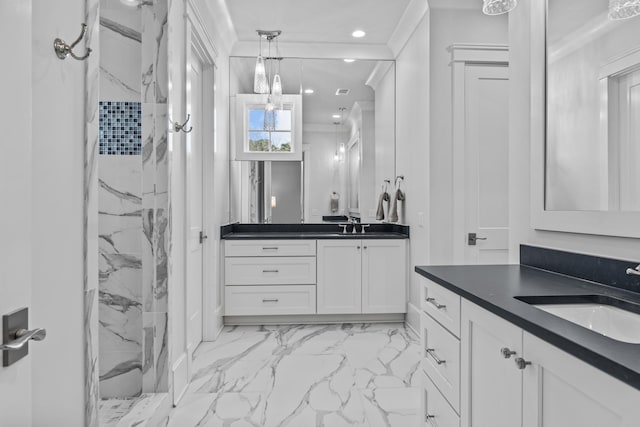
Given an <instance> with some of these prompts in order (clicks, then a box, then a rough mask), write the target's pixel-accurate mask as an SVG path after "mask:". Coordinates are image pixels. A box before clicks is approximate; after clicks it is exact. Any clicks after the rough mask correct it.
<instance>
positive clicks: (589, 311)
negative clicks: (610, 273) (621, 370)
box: [516, 295, 640, 344]
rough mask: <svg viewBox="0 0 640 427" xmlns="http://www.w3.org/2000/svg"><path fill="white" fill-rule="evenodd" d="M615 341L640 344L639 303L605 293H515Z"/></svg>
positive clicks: (548, 311)
mask: <svg viewBox="0 0 640 427" xmlns="http://www.w3.org/2000/svg"><path fill="white" fill-rule="evenodd" d="M516 298H517V299H519V300H521V301H524V302H527V303H529V304H531V305H533V306H534V307H536V308H538V309H540V310H543V311H546V312H547V313H550V314H552V315H554V316H557V317H560V318H561V319H564V320H567V321H569V322H572V323H575V324H576V325H579V326H582V327H583V328H587V329H590V330H592V331H594V332H597V333H599V334H601V335H604V336H606V337H609V338H611V339H614V340H616V341H621V342H626V343H631V344H640V305H638V304H634V303H632V302H629V301H623V300H619V299H617V298H611V297H607V296H604V295H579V296H548V297H516Z"/></svg>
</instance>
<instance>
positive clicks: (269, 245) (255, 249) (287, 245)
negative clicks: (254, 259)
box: [224, 240, 316, 256]
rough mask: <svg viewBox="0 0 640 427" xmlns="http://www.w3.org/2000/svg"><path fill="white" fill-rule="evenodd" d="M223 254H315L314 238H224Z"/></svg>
mask: <svg viewBox="0 0 640 427" xmlns="http://www.w3.org/2000/svg"><path fill="white" fill-rule="evenodd" d="M224 254H225V256H315V254H316V241H315V240H225V242H224Z"/></svg>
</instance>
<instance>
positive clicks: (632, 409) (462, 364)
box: [420, 277, 640, 427]
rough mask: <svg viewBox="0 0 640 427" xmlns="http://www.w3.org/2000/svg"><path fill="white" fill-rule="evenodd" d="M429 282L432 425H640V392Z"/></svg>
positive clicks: (425, 287)
mask: <svg viewBox="0 0 640 427" xmlns="http://www.w3.org/2000/svg"><path fill="white" fill-rule="evenodd" d="M421 281H422V282H421V284H422V286H421V287H422V313H421V316H422V317H421V325H420V335H421V337H420V338H421V343H422V347H423V359H422V361H421V368H422V370H421V371H422V374H423V375H422V377H423V380H422V395H423V399H422V400H423V401H422V414H423V420H422V422H423V425H424V426H429V427H431V426H437V427H454V426H455V427H487V426H491V427H573V426H580V427H604V426H607V427H631V426H634V427H637V426H638V425H640V422H639V421H638V420H640V391H639V390H637V389H635V388H633V387H631V386H629V385H627V384H625V383H623V382H621V381H619V380H617V379H616V378H613V377H612V376H610V375H608V374H606V373H604V372H603V371H600V370H599V369H597V368H594V367H593V366H591V365H589V364H587V363H585V362H583V361H581V360H579V359H577V358H576V357H574V356H571V355H570V354H568V353H566V352H564V351H562V350H560V349H558V348H557V347H554V346H553V345H551V344H549V343H547V342H546V341H544V340H541V339H540V338H537V337H535V336H534V335H531V334H530V333H528V332H525V331H523V330H522V329H521V328H519V327H518V326H516V325H514V324H512V323H511V322H509V321H507V320H504V319H503V318H501V317H499V316H497V315H495V314H493V313H490V312H489V311H487V310H485V309H484V308H482V307H480V306H478V305H476V304H474V303H472V302H470V301H468V300H465V299H464V298H461V297H460V296H458V295H457V294H455V293H453V292H451V291H449V290H448V289H445V288H444V287H442V286H440V285H438V284H436V283H435V282H433V281H430V280H428V279H426V278H423V277H421ZM456 345H458V346H459V347H456ZM457 349H458V350H457ZM516 361H519V362H520V363H519V364H518V363H516ZM458 370H459V376H457V375H456V373H457V371H458ZM458 415H459V416H458Z"/></svg>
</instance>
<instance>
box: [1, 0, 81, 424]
mask: <svg viewBox="0 0 640 427" xmlns="http://www.w3.org/2000/svg"><path fill="white" fill-rule="evenodd" d="M0 34H1V35H2V36H3V38H4V39H5V40H7V39H9V40H11V43H12V45H13V47H12V50H13V49H15V52H13V53H12V58H11V61H10V62H11V63H10V64H6V66H4V67H2V69H1V70H0V93H1V94H2V99H3V100H4V102H1V103H0V117H2V120H3V121H5V123H10V124H11V125H10V126H6V127H5V129H4V130H3V135H2V140H1V142H0V147H1V148H2V155H0V176H1V179H0V199H1V200H2V204H3V206H4V209H2V211H1V212H0V315H4V314H7V313H9V312H12V311H14V310H16V309H19V308H22V307H29V306H30V305H31V268H32V265H31V232H30V230H31V211H32V209H31V180H32V178H31V176H32V173H33V171H32V161H31V1H26V0H16V1H3V2H0ZM9 100H11V102H9ZM43 238H46V237H43ZM78 294H80V290H78ZM0 325H1V324H0ZM29 326H30V329H33V327H34V326H43V325H31V324H30V325H29ZM0 328H2V326H0ZM36 346H42V347H44V346H46V341H45V342H43V343H36V344H31V345H30V348H29V353H30V354H32V353H33V352H34V351H38V350H39V349H38V348H37V347H36ZM2 353H3V352H1V351H0V358H1V355H2ZM77 403H78V404H79V405H80V404H82V402H77ZM31 410H32V409H31V356H26V357H25V358H23V359H21V360H19V361H18V362H17V363H15V364H14V365H11V366H9V367H2V366H1V365H0V425H3V426H5V425H6V426H30V425H31V422H32V421H31V420H32V418H31Z"/></svg>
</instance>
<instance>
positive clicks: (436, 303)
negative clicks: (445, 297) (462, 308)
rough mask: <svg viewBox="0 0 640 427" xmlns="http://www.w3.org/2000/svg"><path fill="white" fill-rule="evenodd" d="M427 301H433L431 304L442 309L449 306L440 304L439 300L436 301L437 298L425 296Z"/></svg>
mask: <svg viewBox="0 0 640 427" xmlns="http://www.w3.org/2000/svg"><path fill="white" fill-rule="evenodd" d="M425 301H427V302H428V303H431V305H433V306H434V307H435V308H437V309H438V310H442V309H443V308H446V307H447V306H446V305H444V304H439V303H438V301H436V299H435V298H425Z"/></svg>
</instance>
